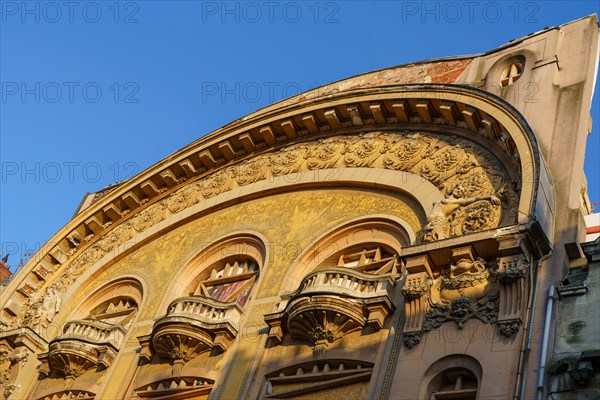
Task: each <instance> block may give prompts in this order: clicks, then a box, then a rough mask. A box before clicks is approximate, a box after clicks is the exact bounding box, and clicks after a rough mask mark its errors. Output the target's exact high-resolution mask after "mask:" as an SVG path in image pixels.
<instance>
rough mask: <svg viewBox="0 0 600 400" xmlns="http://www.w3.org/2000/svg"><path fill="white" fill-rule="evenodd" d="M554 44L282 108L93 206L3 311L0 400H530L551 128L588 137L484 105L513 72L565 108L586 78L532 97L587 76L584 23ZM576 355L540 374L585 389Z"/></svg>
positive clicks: (547, 246) (553, 206)
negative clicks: (435, 77)
mask: <svg viewBox="0 0 600 400" xmlns="http://www.w3.org/2000/svg"><path fill="white" fill-rule="evenodd" d="M592 27H593V29H596V31H593V29H592ZM558 31H560V32H563V33H565V37H567V38H569V39H564V41H566V42H565V43H563V42H562V41H558V40H557V36H556V35H557V32H555V30H554V29H549V30H545V31H542V32H539V33H537V34H535V35H534V36H532V37H528V38H524V39H522V40H521V41H519V42H518V43H514V44H510V45H507V46H504V47H502V48H500V49H498V50H495V51H492V52H489V53H487V54H486V55H485V56H473V57H465V58H464V59H460V60H438V61H431V62H430V63H427V68H434V67H433V66H437V67H439V68H443V67H448V68H451V70H452V71H453V72H452V74H450V75H447V76H446V75H445V78H444V79H442V80H443V82H444V83H431V82H424V81H419V80H416V79H415V78H414V77H409V76H408V75H410V74H409V71H413V70H414V69H415V68H416V67H415V65H410V66H405V67H397V68H392V69H390V70H389V71H387V72H378V73H370V74H366V75H364V76H363V77H362V78H350V79H348V80H347V81H346V82H345V83H343V82H342V83H338V84H333V85H329V86H327V87H325V88H324V89H325V91H324V92H326V93H328V95H327V96H326V97H319V95H318V94H317V93H316V92H315V93H313V92H309V93H305V94H302V95H299V96H297V97H295V98H292V99H288V100H286V101H284V102H281V103H278V104H275V105H273V106H270V107H267V108H266V109H263V110H260V111H258V112H256V113H253V114H251V115H249V116H248V117H246V118H244V119H241V120H239V121H236V122H234V123H232V124H230V125H227V126H226V127H224V128H221V129H220V130H218V131H216V132H214V133H213V134H210V135H207V136H206V137H205V138H203V139H201V140H199V141H197V142H194V143H192V144H190V145H189V146H187V147H185V148H183V149H182V150H180V151H179V152H177V153H175V154H174V155H172V156H170V157H169V158H168V159H166V160H163V161H161V162H159V163H158V164H156V165H155V166H153V167H151V168H149V169H148V170H146V171H144V172H142V173H140V174H139V175H138V176H136V177H133V178H131V179H130V180H127V181H125V182H122V183H120V184H117V185H114V186H111V187H109V188H106V189H105V190H102V191H101V192H98V193H96V194H95V195H93V197H90V198H89V199H88V200H89V201H86V202H85V203H84V204H85V206H84V207H82V208H81V209H80V210H78V212H77V214H76V215H75V217H74V218H73V219H72V221H70V222H69V223H68V224H67V225H66V226H65V227H64V228H63V229H61V231H59V232H58V233H57V234H56V236H55V237H54V238H52V239H51V240H50V241H49V243H48V244H47V245H46V246H44V247H43V248H42V249H40V251H39V253H38V254H37V255H36V256H35V257H33V258H32V259H31V261H30V262H29V263H27V264H26V265H25V266H24V267H23V268H22V270H21V271H20V272H19V273H18V274H17V275H16V276H15V277H14V278H13V279H12V281H11V282H10V283H9V284H8V286H7V287H6V288H5V289H4V290H3V292H2V299H1V302H0V307H1V310H0V316H1V319H0V385H2V391H1V396H2V397H3V398H5V399H11V400H13V399H58V398H65V396H66V397H68V398H82V399H94V398H95V399H104V398H125V399H135V398H138V399H153V398H178V399H208V398H210V399H233V398H244V399H268V398H298V399H300V398H306V399H308V398H316V397H318V398H329V397H332V398H348V399H355V398H356V399H359V398H362V399H365V398H368V399H374V398H381V399H387V398H390V399H411V400H413V399H416V398H418V399H432V398H435V399H442V398H457V397H460V396H463V397H465V398H477V396H479V398H481V393H486V395H487V394H489V395H490V396H492V397H494V398H528V397H531V395H532V393H534V392H536V390H537V386H536V383H535V382H534V381H535V380H536V379H537V378H536V377H533V376H532V372H531V371H537V370H538V369H539V368H538V367H540V365H541V364H543V360H541V359H540V357H541V355H542V354H543V353H544V352H543V351H542V349H541V344H538V343H537V342H535V343H534V342H533V341H532V337H533V334H534V333H533V329H534V328H535V327H539V326H544V323H543V322H544V320H543V316H541V314H540V312H539V311H538V310H539V309H540V307H541V303H539V302H540V300H539V299H540V298H542V297H540V296H539V291H543V290H545V289H547V288H548V287H549V286H550V285H551V284H552V279H554V277H556V276H558V275H560V276H561V277H562V276H563V274H562V273H563V272H564V270H566V269H567V268H568V267H569V265H562V264H564V263H563V260H564V259H566V258H569V257H571V256H572V254H575V253H577V252H576V251H574V250H573V249H577V248H578V247H577V246H578V241H579V238H578V237H572V236H573V235H571V236H569V235H570V234H569V233H568V232H575V231H578V230H577V226H576V224H575V223H573V219H572V218H571V216H568V215H566V214H565V213H563V209H565V210H566V209H568V210H570V211H573V210H575V211H573V212H577V213H578V212H580V211H579V208H578V205H577V207H571V205H570V204H562V203H559V201H562V202H564V199H565V198H566V197H568V196H567V195H568V193H565V189H564V188H563V187H562V186H560V185H561V184H563V183H564V182H565V181H564V179H566V178H564V173H565V171H567V172H568V171H571V170H572V167H571V166H570V165H569V166H568V168H567V167H565V165H564V164H561V163H560V161H557V159H556V158H554V156H549V157H548V158H544V156H543V154H548V155H552V154H555V153H556V152H559V153H568V154H571V153H569V152H571V151H574V150H573V149H560V150H559V149H557V148H552V149H551V150H549V149H550V147H552V146H551V140H549V139H548V137H549V136H551V135H550V133H548V131H547V129H549V128H548V126H551V125H552V126H554V125H556V127H559V126H560V127H565V126H568V127H572V129H573V132H563V133H564V134H565V135H566V136H565V137H571V136H577V135H580V134H581V132H579V131H580V130H581V129H583V128H582V127H581V126H583V125H581V126H580V124H579V125H578V124H577V123H573V121H574V120H577V121H584V120H586V119H585V118H583V116H584V114H585V113H583V114H581V113H582V112H583V111H581V110H580V109H577V110H573V109H568V110H567V111H564V112H561V113H557V115H556V116H553V119H552V121H550V122H549V120H547V119H546V117H545V116H543V114H544V113H543V112H541V111H540V110H541V109H540V108H536V107H533V106H532V107H533V108H531V109H525V108H524V107H522V106H521V105H520V104H515V103H514V102H512V103H511V101H510V99H508V98H507V97H506V96H504V95H502V96H498V95H496V94H492V93H490V91H489V90H486V84H488V83H494V82H496V81H498V79H504V80H506V77H504V78H500V77H502V76H504V75H502V74H501V72H502V71H505V70H506V69H507V68H508V70H509V71H512V69H511V68H513V67H512V65H513V64H514V63H517V62H518V63H520V64H519V65H520V67H519V68H517V67H514V70H515V71H519V74H521V75H520V76H521V78H520V80H519V82H520V81H522V80H523V79H524V78H525V77H526V76H528V78H527V79H532V80H533V81H536V82H540V85H542V83H543V86H544V87H543V91H544V93H545V94H546V95H547V98H548V99H558V98H561V96H560V95H558V94H555V93H554V92H553V91H554V90H562V89H557V88H558V87H560V84H559V83H556V82H559V81H560V79H561V78H560V77H566V76H568V75H569V74H576V73H579V72H577V71H580V70H582V68H578V67H577V68H576V67H574V66H572V65H571V64H568V63H566V62H565V66H564V68H562V69H561V70H556V71H555V70H552V71H554V72H552V74H553V76H554V75H556V76H558V77H559V78H556V77H555V79H553V80H549V79H548V77H547V75H548V74H550V72H548V71H549V69H552V68H555V62H554V61H549V60H554V59H553V58H552V57H550V56H549V54H550V53H548V54H547V52H551V50H549V49H550V48H554V49H555V50H554V51H555V52H556V53H557V55H556V57H558V58H557V59H560V60H562V59H565V57H566V56H565V55H564V51H565V50H564V49H565V48H567V47H568V48H571V47H573V46H575V47H581V48H583V49H585V51H584V52H583V53H585V55H586V57H587V56H589V57H588V58H585V57H584V56H583V55H579V56H577V57H581V59H579V58H577V57H575V58H577V60H579V61H578V62H579V63H580V64H585V63H586V62H587V63H589V62H590V61H589V60H592V59H595V55H596V51H597V46H596V47H594V46H593V45H590V44H589V43H592V44H593V43H597V40H598V34H597V21H596V19H595V18H594V17H589V18H586V19H583V20H580V21H576V22H574V23H572V24H568V25H565V26H563V27H560V28H558ZM592 31H593V32H595V33H594V34H593V35H592V34H590V33H589V32H592ZM568 32H588V33H587V34H588V35H591V36H590V37H589V38H588V39H589V40H587V41H585V40H583V39H581V40H579V39H576V38H577V37H579V36H577V35H574V36H569V35H567V33H568ZM541 38H543V41H544V43H546V44H547V45H545V47H543V48H541V47H539V46H540V44H539V43H540V40H538V39H541ZM577 40H579V41H577ZM552 46H554V47H552ZM583 53H582V54H583ZM568 54H569V55H570V56H569V57H570V58H568V59H569V60H572V59H573V57H574V56H572V55H571V53H568ZM585 60H588V61H585ZM432 65H433V66H432ZM586 65H587V64H586ZM437 67H436V68H437ZM398 68H399V69H398ZM434 69H435V68H434ZM399 71H403V73H405V75H406V74H408V75H406V76H405V78H403V79H401V80H397V79H392V78H391V77H392V76H398V73H399ZM386 74H387V75H386ZM401 75H402V74H401ZM385 76H388V78H389V79H390V80H389V81H386V80H385V79H383V77H385ZM569 76H570V75H569ZM363 78H364V79H363ZM580 78H581V79H580V80H579V81H578V82H579V84H580V85H581V87H582V88H586V89H585V90H588V89H587V88H589V85H591V76H589V74H588V75H584V76H583V77H580ZM357 79H363V80H362V81H361V83H360V85H359V86H361V85H362V86H361V89H349V88H352V87H354V86H356V85H355V83H356V84H357V85H358V83H357V82H358V81H356V80H357ZM382 79H383V80H382ZM565 79H566V78H565ZM504 80H503V81H502V82H504ZM515 82H516V80H514V79H512V80H511V79H508V80H506V85H507V86H506V87H509V88H510V85H512V84H514V83H515ZM336 85H342V86H340V87H345V88H346V89H344V90H341V91H336V90H333V88H335V87H337V86H336ZM585 90H583V89H582V91H581V92H578V93H579V94H578V95H577V96H578V97H576V98H575V99H573V100H574V103H577V104H582V108H581V109H585V107H586V106H589V99H588V98H587V97H586V95H584V93H587V92H585ZM507 91H508V89H507ZM569 93H571V92H569ZM505 94H506V93H505ZM503 96H504V97H503ZM549 101H550V100H549ZM553 101H554V100H552V101H550V103H552V102H553ZM557 101H558V100H557ZM552 104H554V103H552ZM555 105H556V107H558V106H559V104H558V103H556V104H555ZM563 106H564V105H560V107H563ZM544 107H545V108H544V110H546V109H550V108H551V107H550V105H548V104H546V103H545V105H544ZM546 114H547V113H546ZM567 117H568V118H567ZM575 117H576V118H575ZM562 118H566V119H568V121H570V122H569V123H567V122H565V121H566V119H565V120H562ZM534 132H535V134H534ZM573 148H575V146H573ZM565 157H566V155H565ZM566 158H567V159H571V158H569V157H566ZM554 177H558V178H557V180H556V181H555V180H554ZM561 179H563V180H561ZM569 182H570V180H569ZM567 205H568V207H567ZM561 207H562V208H561ZM565 245H567V246H565ZM563 249H566V250H563ZM553 251H554V252H553ZM565 252H566V253H565ZM567 253H568V255H569V257H567V256H566V254H567ZM565 257H566V258H565ZM573 257H575V258H573V260H572V261H569V262H570V263H571V264H572V265H570V266H571V267H573V266H574V265H577V266H579V267H581V266H582V265H587V261H585V260H583V258H581V259H579V258H577V257H576V256H573ZM570 276H573V277H574V276H575V275H570ZM573 279H575V278H573ZM579 286H581V285H579ZM579 286H578V287H579ZM586 287H587V286H586ZM578 290H579V289H578ZM561 293H562V294H563V295H564V294H566V293H570V292H569V291H568V290H567V289H565V290H564V291H563V292H561ZM550 322H552V321H550ZM569 326H573V327H575V328H573V329H572V330H573V332H575V331H577V332H580V331H582V330H585V329H586V326H587V325H586V324H585V323H584V322H582V321H571V325H569ZM573 335H574V336H575V337H578V336H577V335H578V334H577V333H573ZM585 351H588V352H587V353H585V354H583V353H582V354H581V355H580V356H578V357H575V358H573V356H572V355H569V356H568V357H567V356H565V357H564V358H562V359H559V360H553V361H552V362H553V363H554V364H553V367H552V368H551V369H550V371H549V372H550V373H551V374H552V376H556V377H559V376H560V377H562V378H561V379H563V378H564V376H566V375H565V374H568V375H569V377H570V378H569V379H572V381H573V382H574V383H573V384H576V385H580V386H582V387H587V386H586V385H591V384H593V382H594V379H596V378H595V377H596V376H597V370H596V367H597V366H596V364H595V361H594V360H595V358H594V355H593V354H592V353H590V352H589V351H590V349H586V350H585ZM490 354H493V357H490ZM542 378H544V376H542ZM552 379H554V378H552ZM552 379H551V381H552V382H551V384H552V385H554V386H553V390H554V389H556V388H561V387H562V388H565V387H566V386H564V385H563V386H560V385H558V384H556V380H552Z"/></svg>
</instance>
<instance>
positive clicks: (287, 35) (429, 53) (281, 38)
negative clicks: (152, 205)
mask: <svg viewBox="0 0 600 400" xmlns="http://www.w3.org/2000/svg"><path fill="white" fill-rule="evenodd" d="M65 3H66V4H65ZM599 7H600V6H599V2H598V1H537V2H526V1H525V2H515V1H507V2H503V1H500V2H486V1H479V2H463V1H458V2H428V3H424V2H422V1H389V2H367V1H337V2H334V1H323V2H315V1H309V2H279V1H272V2H267V1H258V2H253V1H247V2H227V3H224V2H222V1H216V2H212V1H203V2H201V1H180V2H174V1H170V2H166V1H131V2H128V1H122V2H115V1H76V2H72V3H69V2H63V1H56V2H53V1H50V2H38V1H28V2H22V1H4V0H2V1H0V11H1V15H0V17H1V20H0V82H1V83H2V92H1V93H0V94H1V98H0V107H1V108H0V134H1V141H0V156H1V167H2V170H1V177H0V179H1V181H0V184H1V191H0V243H1V246H2V247H1V249H0V252H1V253H2V254H5V253H12V255H11V259H10V260H9V264H11V265H12V266H13V268H14V267H16V265H17V264H18V263H19V259H20V258H21V257H23V256H24V253H26V252H29V251H32V250H36V249H38V248H39V247H40V246H41V245H42V244H43V243H44V242H45V241H47V240H48V239H50V238H51V237H52V235H53V234H54V233H55V232H56V231H58V230H59V229H60V228H61V227H62V226H63V225H64V224H66V223H67V222H68V220H69V219H70V218H71V216H72V215H73V213H74V211H75V210H76V208H77V206H78V204H79V202H80V201H81V199H82V197H83V196H84V194H85V193H86V192H94V191H98V190H99V189H101V188H103V187H104V186H106V185H109V184H111V183H114V182H116V181H120V180H123V179H127V178H130V177H131V176H133V175H135V173H137V172H140V171H142V170H144V169H146V168H147V167H149V166H151V165H152V164H154V163H155V162H158V161H159V160H161V159H162V158H164V157H165V156H167V155H168V154H170V153H172V152H174V151H176V150H178V149H180V148H181V147H183V146H185V145H187V144H188V143H190V142H192V141H193V140H195V139H197V138H199V137H201V136H203V135H205V134H207V133H209V132H211V131H212V130H214V129H216V128H218V127H220V126H222V125H224V124H227V123H228V122H230V121H232V120H234V119H236V118H239V117H241V116H244V115H245V114H248V113H250V112H252V111H254V110H256V109H258V108H261V107H263V106H265V105H268V104H270V103H272V102H274V101H277V100H281V99H282V98H285V97H289V96H291V95H294V94H296V93H298V92H299V91H305V90H308V89H311V88H314V87H316V86H319V85H323V84H326V83H329V82H332V81H336V80H339V79H342V78H345V77H349V76H352V75H357V74H360V73H363V72H368V71H371V70H375V69H380V68H385V67H389V66H394V65H398V64H404V63H409V62H413V61H420V60H424V59H429V58H437V57H443V56H453V55H462V54H474V53H481V52H485V51H487V50H491V49H494V48H496V47H498V46H500V45H502V44H504V43H506V42H508V41H509V40H511V39H516V38H519V37H522V36H524V35H527V34H529V33H532V32H536V31H539V30H541V29H543V28H544V27H548V26H556V25H560V24H563V23H566V22H569V21H572V20H575V19H578V18H581V17H583V16H586V15H589V14H592V13H599V12H600V9H599ZM599 96H600V89H599V87H598V84H597V86H596V91H595V99H594V104H593V108H592V117H593V119H594V125H595V126H594V131H593V133H592V136H591V137H590V139H589V140H588V151H587V161H586V173H587V176H588V180H589V184H590V196H591V198H592V201H600V175H599V173H598V171H600V157H599V155H600V151H599V150H600V138H599V137H600V128H599V124H600V115H599V114H600V106H599V102H598V97H599Z"/></svg>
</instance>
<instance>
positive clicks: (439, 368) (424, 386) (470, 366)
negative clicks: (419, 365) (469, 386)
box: [417, 354, 483, 399]
mask: <svg viewBox="0 0 600 400" xmlns="http://www.w3.org/2000/svg"><path fill="white" fill-rule="evenodd" d="M459 369H462V370H466V371H470V372H471V373H473V375H474V377H475V378H476V379H477V383H478V387H481V379H482V377H483V368H482V366H481V364H480V363H479V361H477V359H475V358H474V357H471V356H469V355H466V354H452V355H448V356H445V357H442V358H440V359H439V360H437V361H435V362H434V363H433V364H431V365H430V366H429V368H427V370H426V371H425V374H423V379H422V380H421V385H420V386H419V396H418V397H417V398H419V399H430V398H431V393H430V390H431V383H432V381H433V380H434V379H436V378H437V377H438V376H439V375H440V374H443V373H444V372H445V371H449V370H459Z"/></svg>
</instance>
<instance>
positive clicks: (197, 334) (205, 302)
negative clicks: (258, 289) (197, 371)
mask: <svg viewBox="0 0 600 400" xmlns="http://www.w3.org/2000/svg"><path fill="white" fill-rule="evenodd" d="M241 315H242V310H241V309H240V307H239V306H238V305H237V303H221V302H218V301H215V300H212V299H208V298H204V297H196V296H191V297H181V298H179V299H177V300H175V301H173V302H172V303H171V304H170V305H169V307H168V309H167V314H166V315H165V316H164V317H162V318H160V319H159V320H157V321H156V322H155V324H154V327H153V329H152V333H151V334H150V335H146V336H141V337H139V338H138V339H139V341H140V344H141V345H142V357H143V358H145V359H146V360H148V361H149V360H150V359H151V357H152V354H153V353H156V354H158V355H160V356H161V357H165V358H167V359H170V360H171V361H173V362H176V363H179V364H181V363H185V362H187V361H189V360H191V359H192V358H194V357H196V356H197V355H199V354H200V353H202V352H204V351H208V350H211V351H212V350H215V351H217V352H223V351H225V350H227V348H228V347H229V346H230V345H231V343H232V342H233V340H234V339H235V337H236V335H237V332H238V331H237V326H238V324H239V321H240V317H241Z"/></svg>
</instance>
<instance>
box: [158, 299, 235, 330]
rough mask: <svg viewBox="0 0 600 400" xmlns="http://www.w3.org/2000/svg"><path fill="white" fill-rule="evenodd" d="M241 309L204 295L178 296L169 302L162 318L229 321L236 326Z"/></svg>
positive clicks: (213, 321) (208, 322)
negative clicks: (165, 313)
mask: <svg viewBox="0 0 600 400" xmlns="http://www.w3.org/2000/svg"><path fill="white" fill-rule="evenodd" d="M241 315H242V310H241V309H240V307H239V306H238V305H237V304H235V303H231V304H223V303H218V302H216V301H214V300H211V299H207V298H204V297H196V296H190V297H180V298H178V299H176V300H175V301H173V302H171V304H169V307H168V309H167V315H165V317H163V318H176V317H185V318H192V319H194V320H197V321H199V322H203V323H207V324H212V323H229V324H231V325H232V326H237V323H238V322H239V320H240V317H241Z"/></svg>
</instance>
